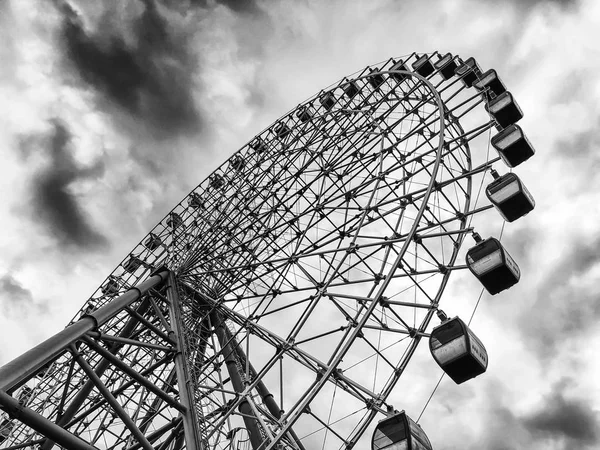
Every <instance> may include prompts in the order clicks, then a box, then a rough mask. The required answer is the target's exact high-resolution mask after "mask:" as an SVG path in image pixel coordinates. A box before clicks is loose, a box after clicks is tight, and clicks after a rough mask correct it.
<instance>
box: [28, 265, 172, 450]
mask: <svg viewBox="0 0 600 450" xmlns="http://www.w3.org/2000/svg"><path fill="white" fill-rule="evenodd" d="M159 275H162V277H161V281H159V282H158V283H157V284H156V285H155V286H157V285H158V284H160V283H161V282H162V280H165V279H166V277H167V272H166V271H161V272H160V273H159ZM150 279H152V277H151V278H150ZM148 281H150V280H148ZM143 285H144V283H142V284H141V285H140V286H139V288H136V289H139V290H140V292H141V293H142V294H141V295H144V294H145V293H147V292H148V291H149V290H150V289H152V287H148V288H143ZM119 298H120V297H119ZM115 300H117V299H115ZM115 300H113V301H115ZM127 306H129V305H127ZM149 307H150V303H149V301H148V299H145V300H144V301H143V302H142V303H140V305H139V306H138V308H137V311H138V314H139V315H143V314H144V313H145V312H146V310H147V309H148V308H149ZM100 309H103V308H100ZM100 309H99V310H100ZM99 310H98V311H99ZM137 324H138V320H137V319H136V318H135V317H130V318H129V319H128V320H127V323H126V324H125V325H124V326H123V328H122V329H121V332H120V333H119V335H118V337H122V338H127V337H129V336H130V335H131V333H133V330H134V329H135V327H136V326H137ZM118 337H117V339H118ZM123 345H124V344H121V343H115V344H114V345H112V346H111V347H110V348H109V350H108V351H109V352H110V353H113V354H116V353H117V352H118V351H119V350H120V349H121V348H122V347H123ZM109 367H110V362H109V361H108V360H106V359H102V360H101V361H100V362H99V363H98V365H97V366H96V369H95V373H96V375H97V376H98V377H101V376H102V374H104V372H105V371H106V369H108V368H109ZM93 388H94V383H92V381H91V380H88V381H86V383H85V384H84V385H83V386H82V387H81V389H80V390H79V392H77V394H76V395H75V397H74V398H73V400H72V401H71V402H70V403H69V406H68V407H67V410H66V411H65V412H64V414H62V415H61V417H60V419H59V420H58V421H57V424H58V425H61V426H66V425H67V424H68V423H69V422H70V421H71V420H72V419H73V417H74V416H75V414H76V413H77V411H78V410H79V408H80V407H81V405H82V404H83V403H84V402H85V400H86V399H87V398H88V397H89V395H90V392H92V389H93ZM53 446H54V443H53V442H52V441H51V440H47V441H46V442H44V443H43V444H42V445H41V449H40V450H51V449H52V447H53Z"/></svg>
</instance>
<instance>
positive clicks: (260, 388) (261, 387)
mask: <svg viewBox="0 0 600 450" xmlns="http://www.w3.org/2000/svg"><path fill="white" fill-rule="evenodd" d="M225 334H226V337H227V341H228V342H232V343H233V344H234V346H235V351H236V352H237V354H238V356H239V357H240V358H241V360H242V362H243V363H248V367H249V369H250V376H251V377H252V378H256V370H254V366H253V365H252V363H251V362H250V361H249V360H248V357H247V356H246V354H245V353H244V351H243V350H242V347H241V346H240V344H239V343H238V342H237V340H236V339H235V337H234V336H232V335H231V332H230V331H229V329H228V328H227V327H225ZM256 391H257V392H258V395H260V398H261V399H262V401H263V403H264V404H265V405H266V407H267V409H268V410H269V412H270V413H271V414H272V415H273V417H275V418H276V419H280V418H281V415H282V410H281V408H280V407H279V405H278V404H277V402H276V401H275V398H274V397H273V394H271V392H270V391H269V388H267V386H266V384H265V383H264V382H263V381H262V379H261V380H258V383H257V384H256ZM289 433H290V436H291V438H292V440H293V442H295V443H296V445H297V446H298V448H299V449H300V450H305V448H304V445H303V444H302V442H301V441H300V438H299V437H298V435H297V434H296V433H295V432H294V430H293V429H291V428H290V432H289Z"/></svg>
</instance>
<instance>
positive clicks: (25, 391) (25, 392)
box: [17, 386, 33, 406]
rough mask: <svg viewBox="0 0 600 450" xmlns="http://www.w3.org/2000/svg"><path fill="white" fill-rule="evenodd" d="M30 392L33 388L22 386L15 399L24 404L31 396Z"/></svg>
mask: <svg viewBox="0 0 600 450" xmlns="http://www.w3.org/2000/svg"><path fill="white" fill-rule="evenodd" d="M31 394H33V389H31V388H30V387H29V386H23V387H22V388H21V392H19V398H18V400H17V401H18V402H19V405H21V406H24V405H26V404H27V402H28V401H29V398H30V397H31Z"/></svg>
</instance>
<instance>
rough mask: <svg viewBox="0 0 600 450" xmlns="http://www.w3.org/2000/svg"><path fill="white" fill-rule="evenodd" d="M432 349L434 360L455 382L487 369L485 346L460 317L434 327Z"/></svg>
mask: <svg viewBox="0 0 600 450" xmlns="http://www.w3.org/2000/svg"><path fill="white" fill-rule="evenodd" d="M429 350H431V356H433V359H434V360H435V362H436V363H438V365H439V366H440V367H441V368H442V370H443V371H444V372H446V375H448V376H449V377H450V378H452V381H454V382H455V383H456V384H461V383H464V382H465V381H467V380H470V379H471V378H475V377H476V376H477V375H481V374H482V373H484V372H485V371H486V369H487V365H488V355H487V352H486V350H485V347H484V346H483V344H482V343H481V341H480V340H479V339H478V338H477V336H475V334H473V332H472V331H471V330H470V329H469V327H468V326H467V324H466V323H464V322H463V321H462V320H461V319H459V318H458V317H455V318H454V319H450V320H446V321H445V322H444V323H442V324H441V325H439V326H437V327H435V328H434V329H433V331H432V332H431V336H430V338H429Z"/></svg>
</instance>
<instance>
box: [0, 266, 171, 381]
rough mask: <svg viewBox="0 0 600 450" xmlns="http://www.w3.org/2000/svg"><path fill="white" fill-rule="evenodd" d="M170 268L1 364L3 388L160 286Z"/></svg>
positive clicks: (19, 379)
mask: <svg viewBox="0 0 600 450" xmlns="http://www.w3.org/2000/svg"><path fill="white" fill-rule="evenodd" d="M167 275H168V271H166V270H163V271H161V272H159V273H157V274H156V275H153V276H152V277H150V278H149V279H147V280H146V281H144V282H143V283H141V284H140V285H139V286H137V287H134V288H131V289H129V290H128V291H127V292H125V293H124V294H123V295H121V296H119V297H117V298H116V299H114V300H113V301H111V302H110V303H108V304H107V305H104V306H103V307H101V308H99V309H97V310H96V311H94V312H92V313H91V314H86V315H84V316H83V317H82V318H81V319H79V320H78V321H77V322H75V323H74V324H72V325H69V326H68V327H67V328H65V329H64V330H62V331H60V332H58V333H56V334H55V335H54V336H52V337H51V338H49V339H47V340H45V341H44V342H42V343H41V344H39V345H37V346H35V347H33V348H32V349H31V350H29V351H27V352H25V353H23V354H22V355H21V356H17V357H16V358H15V359H13V360H12V361H10V362H8V363H7V364H5V365H4V366H2V367H0V390H1V391H10V390H12V389H14V388H16V387H18V386H19V385H20V384H21V383H23V382H24V381H26V380H28V379H29V378H31V377H32V376H33V375H35V374H36V373H37V372H38V371H39V370H40V368H41V367H43V366H44V365H46V364H48V363H49V362H50V361H53V360H54V359H56V358H57V357H58V356H60V355H61V354H62V353H63V352H64V351H65V349H66V348H67V347H68V346H69V345H70V344H71V343H73V342H75V341H77V340H78V339H80V338H81V337H82V336H83V335H84V334H85V333H87V332H88V331H91V330H94V329H95V328H97V327H98V326H100V325H102V324H104V323H105V322H106V321H107V320H109V319H110V318H112V317H114V315H115V314H117V313H118V312H120V311H121V310H122V309H124V308H126V307H127V306H129V305H131V304H132V303H133V302H134V301H136V300H138V299H139V298H140V297H141V296H143V295H144V294H145V293H146V292H148V290H150V289H152V288H153V287H155V286H157V285H158V284H159V283H161V282H162V281H164V280H165V279H166V278H167Z"/></svg>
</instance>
